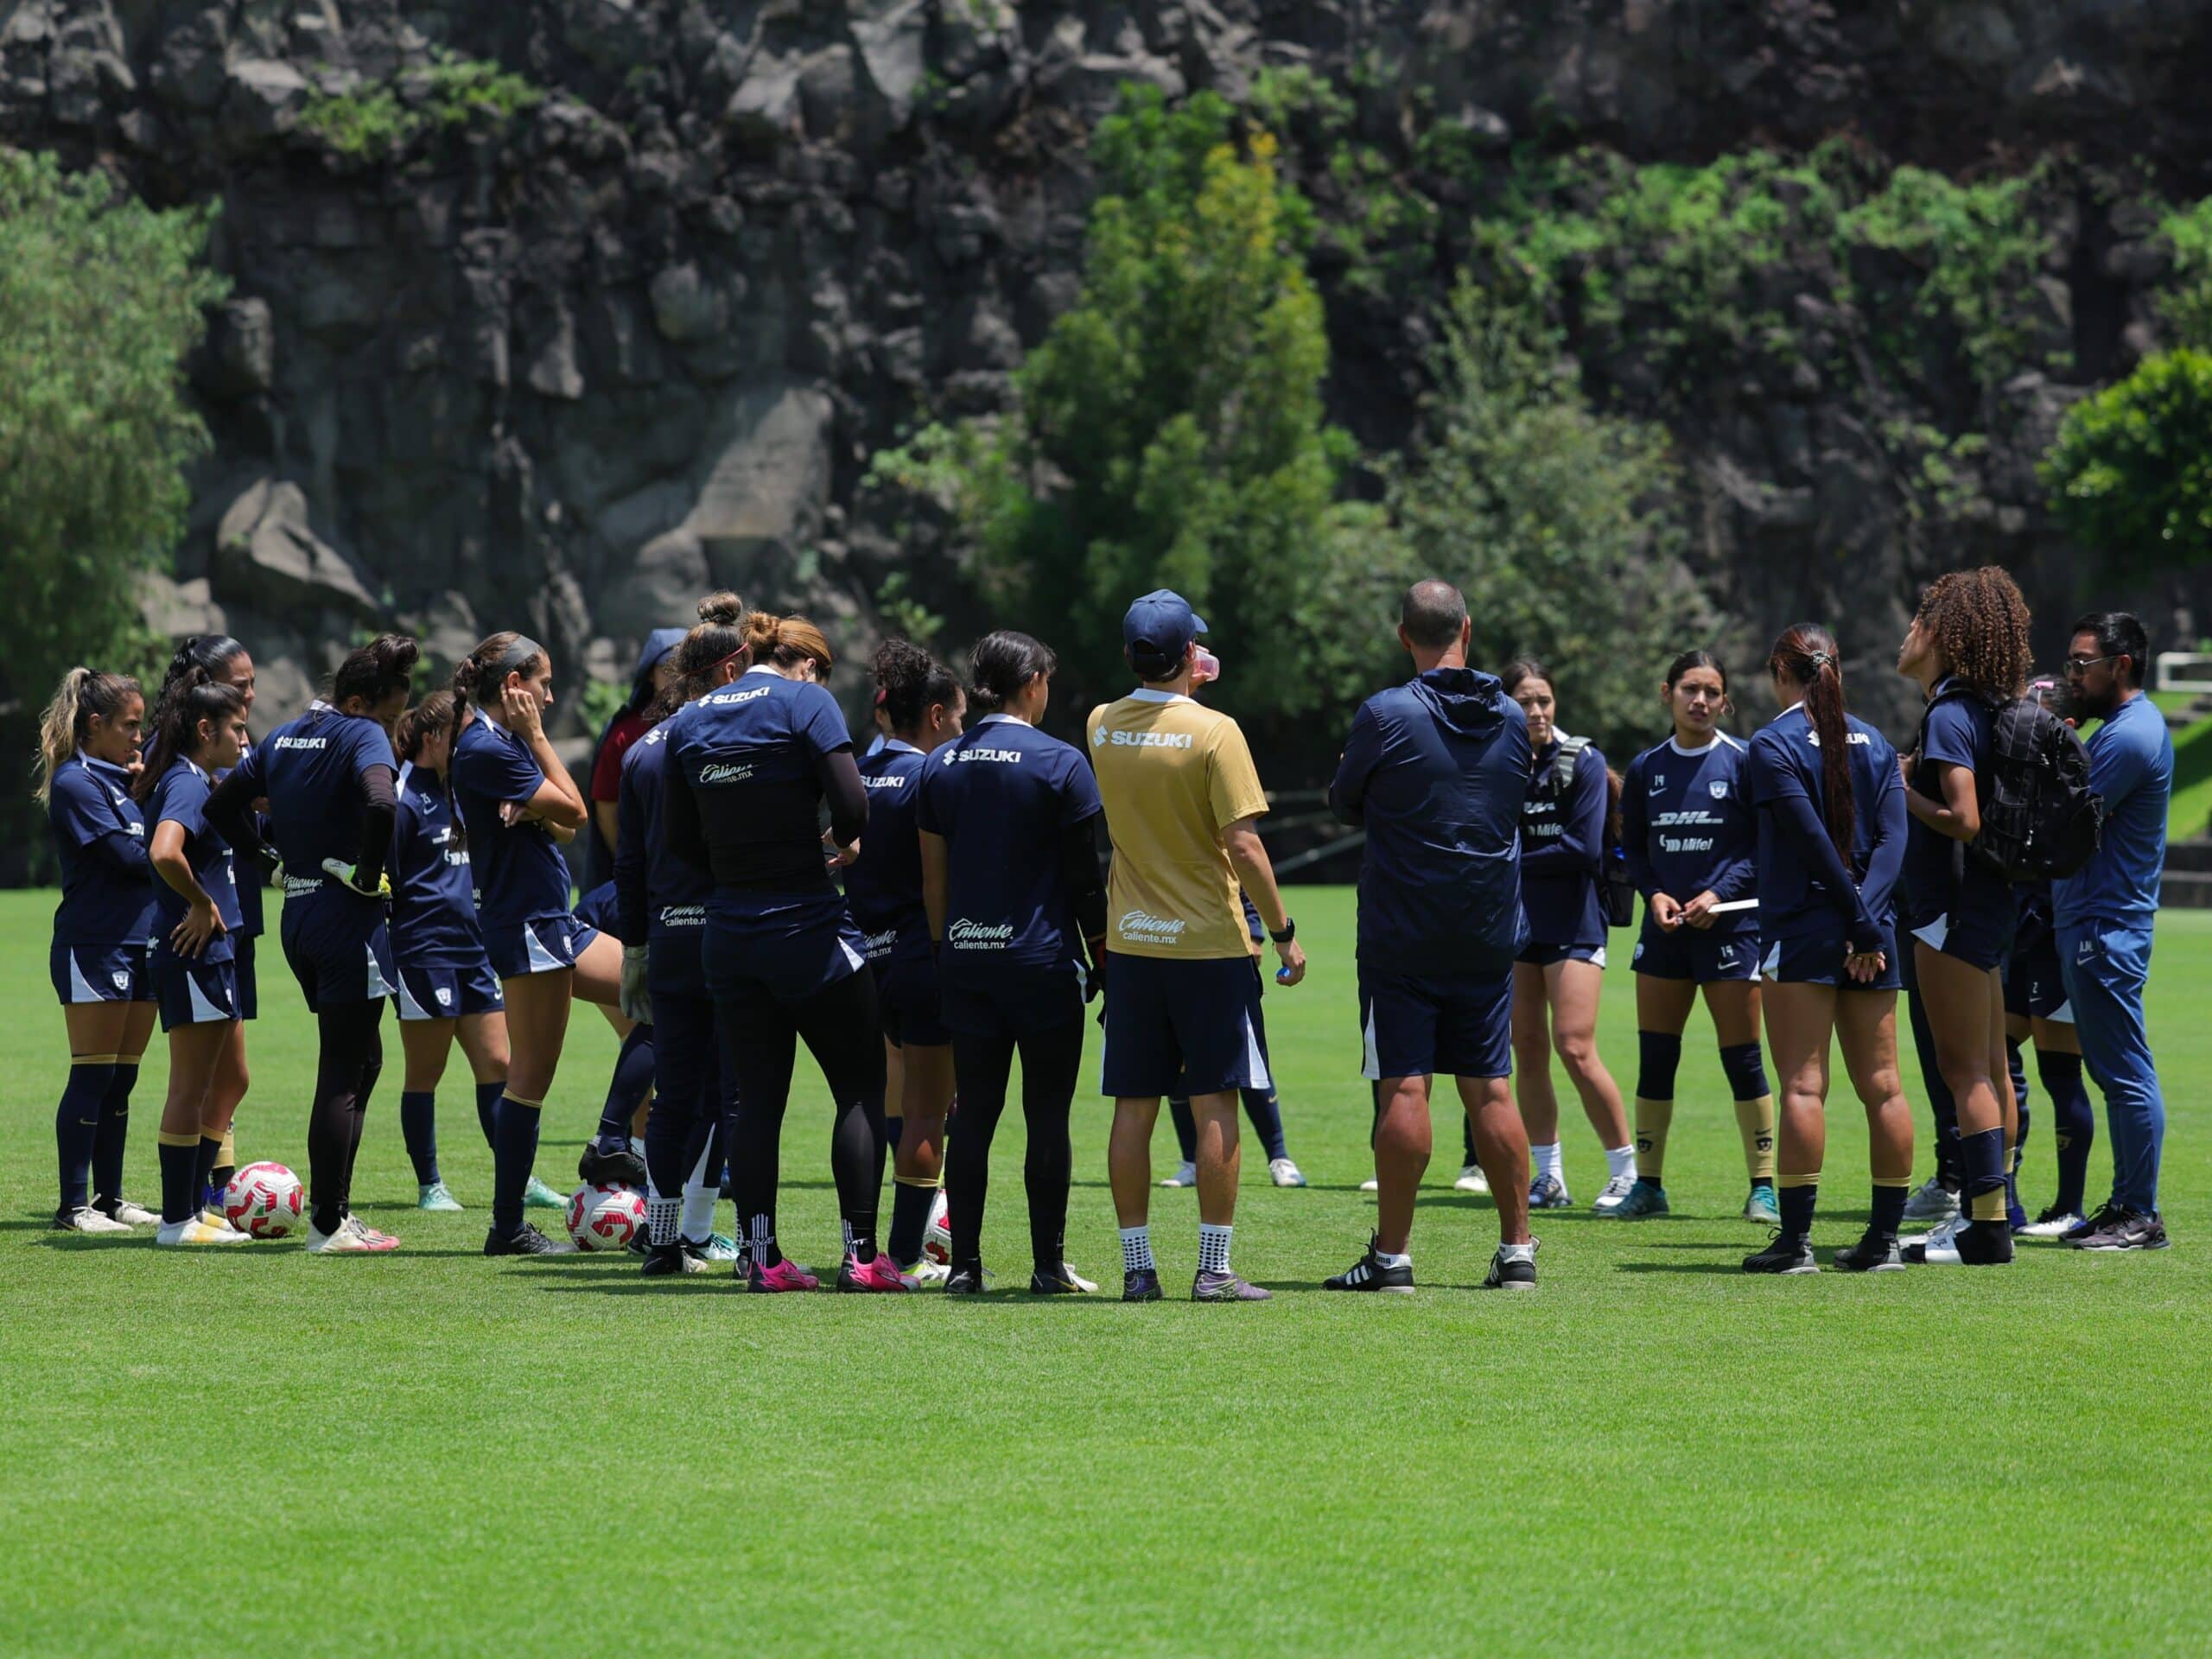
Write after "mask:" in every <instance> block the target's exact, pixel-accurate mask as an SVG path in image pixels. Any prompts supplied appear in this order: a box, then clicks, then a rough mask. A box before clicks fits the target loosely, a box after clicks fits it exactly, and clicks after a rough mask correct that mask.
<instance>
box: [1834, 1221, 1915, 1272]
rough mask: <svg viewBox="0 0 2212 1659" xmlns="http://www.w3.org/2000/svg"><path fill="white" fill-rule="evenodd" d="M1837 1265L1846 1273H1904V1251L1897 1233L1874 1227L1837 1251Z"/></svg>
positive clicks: (1835, 1260) (1835, 1258)
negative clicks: (1857, 1240) (1879, 1231)
mask: <svg viewBox="0 0 2212 1659" xmlns="http://www.w3.org/2000/svg"><path fill="white" fill-rule="evenodd" d="M1833 1259H1834V1262H1835V1265H1836V1266H1838V1267H1839V1268H1842V1269H1843V1270H1844V1271H1845V1272H1846V1273H1903V1272H1904V1251H1903V1250H1902V1249H1899V1248H1898V1246H1897V1235H1896V1234H1895V1233H1878V1232H1876V1231H1875V1230H1873V1229H1872V1227H1869V1228H1868V1229H1867V1230H1866V1231H1865V1232H1863V1233H1861V1234H1860V1235H1859V1242H1858V1243H1856V1244H1847V1245H1845V1246H1844V1247H1843V1248H1842V1249H1840V1250H1838V1251H1837V1252H1836V1253H1835V1255H1834V1258H1833Z"/></svg>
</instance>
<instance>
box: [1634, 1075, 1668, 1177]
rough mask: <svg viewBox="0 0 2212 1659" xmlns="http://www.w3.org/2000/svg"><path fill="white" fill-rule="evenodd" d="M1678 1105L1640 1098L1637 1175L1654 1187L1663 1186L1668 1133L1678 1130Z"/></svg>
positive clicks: (1665, 1101)
mask: <svg viewBox="0 0 2212 1659" xmlns="http://www.w3.org/2000/svg"><path fill="white" fill-rule="evenodd" d="M1674 1123H1675V1103H1674V1102H1673V1101H1671V1100H1646V1099H1645V1098H1644V1097H1643V1096H1642V1095H1638V1096H1637V1097H1636V1173H1637V1179H1639V1180H1646V1181H1649V1182H1650V1183H1651V1185H1654V1186H1659V1185H1663V1183H1662V1181H1661V1180H1660V1172H1661V1171H1662V1170H1664V1169H1665V1168H1666V1166H1667V1131H1668V1130H1669V1129H1670V1128H1673V1127H1674Z"/></svg>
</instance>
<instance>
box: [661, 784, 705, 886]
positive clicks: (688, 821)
mask: <svg viewBox="0 0 2212 1659" xmlns="http://www.w3.org/2000/svg"><path fill="white" fill-rule="evenodd" d="M661 808H662V810H663V812H664V815H665V816H664V818H663V819H662V827H663V828H664V829H665V830H666V831H667V833H668V849H669V851H671V852H672V853H674V854H675V855H677V857H678V858H680V859H682V860H683V861H684V862H685V863H686V864H696V865H697V866H698V867H699V868H701V869H702V870H706V871H709V872H711V871H712V870H713V869H714V868H715V861H714V858H713V856H712V855H710V854H709V852H708V851H707V826H706V823H705V822H704V820H702V818H701V817H699V798H698V797H697V796H696V795H695V794H693V793H692V792H691V780H690V779H688V778H686V777H685V776H684V775H683V772H681V771H679V770H678V769H677V766H676V763H675V762H674V761H673V760H671V761H670V762H669V767H668V791H667V793H666V794H665V795H664V796H663V797H662V798H661Z"/></svg>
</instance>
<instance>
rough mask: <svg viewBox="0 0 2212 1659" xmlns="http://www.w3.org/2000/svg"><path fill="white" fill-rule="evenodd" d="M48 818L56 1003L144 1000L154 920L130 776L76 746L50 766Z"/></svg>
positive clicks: (142, 826)
mask: <svg viewBox="0 0 2212 1659" xmlns="http://www.w3.org/2000/svg"><path fill="white" fill-rule="evenodd" d="M46 819H47V824H48V829H50V830H51V831H52V833H53V837H54V854H55V856H56V857H57V858H58V859H59V860H60V865H61V902H60V904H59V905H57V906H54V945H53V951H52V957H51V962H50V964H49V965H50V968H51V970H52V974H53V979H54V995H55V996H57V997H58V998H60V1000H61V1001H62V1002H64V1003H65V1004H66V1003H71V1002H149V1001H153V1000H154V982H153V978H152V976H151V973H150V970H149V966H148V963H147V957H146V951H147V941H148V940H149V938H151V937H152V934H153V931H154V925H155V911H154V892H153V888H152V887H150V886H149V882H150V881H151V880H153V869H152V867H151V866H150V865H149V863H148V862H147V859H146V849H147V844H148V836H147V830H146V817H145V814H144V813H143V812H141V811H140V810H139V809H138V803H137V801H135V800H133V799H131V798H130V773H129V772H125V771H124V770H123V768H122V767H120V766H110V765H108V764H107V762H105V761H104V760H94V759H92V757H91V756H90V755H88V754H85V753H82V752H79V753H76V754H74V755H72V756H71V757H70V758H69V759H68V760H64V761H63V762H62V763H61V764H60V766H56V767H55V768H54V776H53V778H52V779H50V780H49V787H48V796H47V804H46Z"/></svg>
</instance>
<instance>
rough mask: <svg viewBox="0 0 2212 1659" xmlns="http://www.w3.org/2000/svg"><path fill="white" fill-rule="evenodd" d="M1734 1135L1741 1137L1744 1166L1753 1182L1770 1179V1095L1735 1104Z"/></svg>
mask: <svg viewBox="0 0 2212 1659" xmlns="http://www.w3.org/2000/svg"><path fill="white" fill-rule="evenodd" d="M1736 1132H1737V1133H1738V1135H1742V1136H1743V1137H1744V1167H1745V1169H1747V1170H1749V1171H1750V1172H1751V1179H1752V1180H1754V1181H1771V1180H1772V1179H1774V1096H1772V1095H1761V1096H1759V1097H1758V1099H1757V1100H1739V1101H1738V1102H1737V1103H1736Z"/></svg>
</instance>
